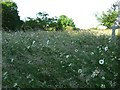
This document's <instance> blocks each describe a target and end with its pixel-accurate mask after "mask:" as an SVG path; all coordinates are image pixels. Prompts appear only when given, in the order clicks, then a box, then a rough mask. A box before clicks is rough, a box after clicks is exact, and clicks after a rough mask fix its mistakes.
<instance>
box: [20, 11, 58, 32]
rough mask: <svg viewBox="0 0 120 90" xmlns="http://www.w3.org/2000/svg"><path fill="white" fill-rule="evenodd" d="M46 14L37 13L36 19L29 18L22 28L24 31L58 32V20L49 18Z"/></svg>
mask: <svg viewBox="0 0 120 90" xmlns="http://www.w3.org/2000/svg"><path fill="white" fill-rule="evenodd" d="M48 16H49V15H48V14H47V13H46V12H39V13H37V17H36V18H30V17H28V18H27V20H26V21H25V22H24V24H23V26H22V28H24V29H35V28H37V29H41V30H56V26H57V18H56V17H52V18H49V17H48Z"/></svg>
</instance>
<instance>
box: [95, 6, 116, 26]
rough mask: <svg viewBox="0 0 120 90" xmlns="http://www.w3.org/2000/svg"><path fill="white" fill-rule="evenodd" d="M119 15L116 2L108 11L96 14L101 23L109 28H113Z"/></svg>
mask: <svg viewBox="0 0 120 90" xmlns="http://www.w3.org/2000/svg"><path fill="white" fill-rule="evenodd" d="M117 17H118V11H117V10H116V7H115V5H114V4H113V5H112V7H111V9H109V10H107V12H105V11H103V12H102V14H101V15H100V14H96V18H97V20H98V21H99V22H100V24H101V25H103V26H106V27H107V28H111V26H112V25H113V24H114V22H115V20H116V18H117Z"/></svg>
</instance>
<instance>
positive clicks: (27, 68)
mask: <svg viewBox="0 0 120 90" xmlns="http://www.w3.org/2000/svg"><path fill="white" fill-rule="evenodd" d="M2 35H3V37H2V49H3V51H2V58H3V86H2V87H3V88H8V87H9V88H10V87H20V88H40V87H43V88H118V87H119V86H120V83H119V81H120V78H119V73H120V65H119V64H120V55H119V54H120V52H119V47H118V46H119V45H118V43H117V41H116V42H114V43H112V42H111V39H110V35H111V31H110V30H106V31H103V30H100V31H96V30H95V31H94V30H89V31H88V30H85V31H63V32H59V31H58V32H54V31H53V32H47V31H36V32H11V33H7V32H3V34H2Z"/></svg>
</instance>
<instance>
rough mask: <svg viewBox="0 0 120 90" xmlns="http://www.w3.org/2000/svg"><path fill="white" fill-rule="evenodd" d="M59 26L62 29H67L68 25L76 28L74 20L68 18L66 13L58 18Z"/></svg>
mask: <svg viewBox="0 0 120 90" xmlns="http://www.w3.org/2000/svg"><path fill="white" fill-rule="evenodd" d="M57 23H58V28H59V29H60V30H66V29H67V28H66V27H67V26H71V27H73V28H75V24H74V22H73V20H72V19H71V18H68V17H67V16H65V15H61V16H60V17H59V19H58V22H57Z"/></svg>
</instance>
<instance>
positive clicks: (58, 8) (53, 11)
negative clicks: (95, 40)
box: [13, 0, 116, 28]
mask: <svg viewBox="0 0 120 90" xmlns="http://www.w3.org/2000/svg"><path fill="white" fill-rule="evenodd" d="M13 1H14V2H16V3H17V6H18V11H19V15H20V17H21V19H25V18H26V17H36V14H37V13H38V12H42V11H45V12H47V13H48V14H49V15H50V16H51V17H54V16H57V17H58V16H60V15H63V14H64V15H66V16H68V17H69V18H72V19H73V20H74V22H75V24H76V26H77V27H79V28H90V27H95V26H97V25H98V22H97V20H96V17H95V13H97V12H99V13H101V12H102V11H106V10H107V9H108V8H110V7H111V5H112V4H113V3H114V2H115V1H116V0H13Z"/></svg>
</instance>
